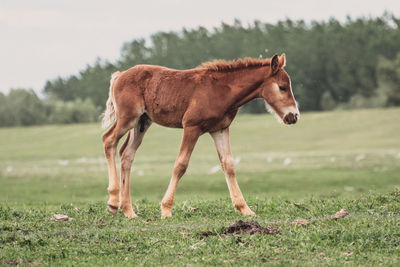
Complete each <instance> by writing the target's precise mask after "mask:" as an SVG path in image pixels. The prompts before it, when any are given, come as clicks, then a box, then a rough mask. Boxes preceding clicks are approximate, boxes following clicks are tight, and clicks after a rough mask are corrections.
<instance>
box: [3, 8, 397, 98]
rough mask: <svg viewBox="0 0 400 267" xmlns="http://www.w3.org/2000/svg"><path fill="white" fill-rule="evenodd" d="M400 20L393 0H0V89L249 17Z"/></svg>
mask: <svg viewBox="0 0 400 267" xmlns="http://www.w3.org/2000/svg"><path fill="white" fill-rule="evenodd" d="M385 10H387V11H389V12H392V13H393V14H395V15H396V16H397V17H400V1H399V0H380V1H368V0H364V1H359V0H357V1H351V0H335V1H321V0H319V1H318V0H306V1H304V0H279V1H276V0H275V1H266V0H246V1H243V0H240V1H235V0H201V1H198V0H197V1H190V0H186V1H184V0H171V1H168V0H165V1H162V0H159V1H155V0H142V1H135V0H114V1H110V0H107V1H106V0H80V1H77V0H68V1H67V0H34V1H33V0H0V91H1V92H8V91H9V89H10V88H17V87H23V88H33V89H34V90H35V91H36V92H40V91H41V90H42V88H43V86H44V83H45V82H46V80H48V79H52V78H55V77H56V76H58V75H61V76H68V75H70V74H75V73H77V72H78V71H79V70H81V69H83V68H84V67H85V66H86V65H87V64H91V63H93V62H94V61H95V59H96V58H97V57H100V58H103V59H107V60H110V61H114V60H116V59H117V58H118V57H119V53H120V49H121V46H122V44H123V43H124V42H126V41H130V40H132V39H134V38H141V37H144V38H148V37H149V36H150V35H151V34H153V33H155V32H157V31H168V30H176V31H179V30H181V29H182V28H183V27H186V28H194V27H197V26H205V27H207V28H209V29H212V28H213V27H215V26H219V25H220V23H221V22H222V21H223V22H226V23H232V22H233V20H234V19H235V18H238V19H240V20H241V21H242V22H243V24H245V25H246V24H247V23H251V22H253V21H254V20H255V19H258V20H260V21H262V22H270V23H274V22H276V21H278V20H283V19H285V18H290V19H293V20H297V19H304V20H305V21H308V22H309V21H311V20H319V21H321V20H327V19H329V18H330V17H335V18H337V19H339V20H341V21H345V18H346V16H347V15H350V16H351V17H352V18H355V17H359V16H372V17H375V16H380V15H382V14H383V12H384V11H385Z"/></svg>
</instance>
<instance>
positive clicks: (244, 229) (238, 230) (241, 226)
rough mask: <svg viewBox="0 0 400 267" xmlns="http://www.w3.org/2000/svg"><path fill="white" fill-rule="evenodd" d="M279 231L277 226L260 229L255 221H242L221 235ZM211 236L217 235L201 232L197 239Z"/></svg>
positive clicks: (275, 232) (273, 232)
mask: <svg viewBox="0 0 400 267" xmlns="http://www.w3.org/2000/svg"><path fill="white" fill-rule="evenodd" d="M279 231H280V227H279V226H268V227H262V226H261V225H260V224H259V223H258V222H257V221H249V222H244V221H242V220H239V221H237V222H235V223H234V224H232V225H231V226H229V227H228V228H226V229H225V230H224V231H223V232H222V235H240V234H250V235H254V234H270V235H272V234H277V233H279ZM212 235H217V234H216V233H213V232H211V231H208V232H201V233H199V234H198V236H199V237H208V236H212Z"/></svg>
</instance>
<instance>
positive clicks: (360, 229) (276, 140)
mask: <svg viewBox="0 0 400 267" xmlns="http://www.w3.org/2000/svg"><path fill="white" fill-rule="evenodd" d="M399 117H400V109H382V110H360V111H337V112H326V113H307V114H302V118H301V120H300V122H299V124H297V125H295V126H291V127H288V126H283V125H280V124H278V123H276V120H275V118H273V117H272V116H270V115H258V116H250V115H241V116H238V118H237V119H236V120H235V122H234V123H233V125H232V127H231V144H232V151H233V154H234V157H235V158H237V159H240V162H239V163H238V164H237V166H236V168H237V177H238V181H239V184H240V186H241V189H242V191H243V193H244V196H245V198H246V199H247V201H248V204H249V206H250V207H251V208H252V209H253V210H254V211H255V212H256V213H257V217H256V218H255V220H257V221H259V222H260V223H261V224H262V225H263V226H265V225H278V226H279V227H280V228H281V231H280V233H279V234H276V235H242V236H240V237H238V236H221V235H215V236H209V237H206V238H200V237H199V236H198V233H199V232H202V231H212V232H214V233H216V234H220V233H222V232H223V228H224V227H227V226H229V225H230V224H232V223H233V222H235V221H237V220H239V219H243V217H242V216H240V215H239V214H238V213H236V212H234V211H233V208H232V205H231V202H230V199H229V193H228V189H227V186H226V183H225V179H224V176H223V173H222V172H221V171H218V172H216V173H211V169H212V168H213V167H214V166H216V165H218V157H217V154H216V152H215V148H214V145H213V143H212V140H211V138H210V137H209V136H208V135H204V136H202V137H201V138H200V140H199V142H198V144H197V146H196V148H195V151H194V153H193V156H192V159H191V162H190V166H189V169H188V172H187V174H186V175H185V176H184V178H183V179H182V181H181V183H180V184H179V187H178V191H177V195H176V205H175V207H174V210H173V218H171V219H167V220H161V219H160V218H159V217H160V210H159V201H160V200H161V198H162V196H163V194H164V192H165V190H166V188H167V185H168V182H169V177H170V174H171V171H172V166H173V163H174V160H175V157H176V154H177V151H178V148H179V142H180V139H181V136H182V132H181V130H175V129H167V128H162V127H159V126H157V125H153V126H152V127H151V128H150V130H149V132H148V134H147V135H146V136H145V138H144V141H143V144H142V146H141V147H140V149H139V151H138V153H137V157H136V159H135V163H134V170H133V171H132V185H131V188H132V201H133V206H134V209H135V212H136V213H137V214H138V215H139V218H137V219H134V220H128V219H125V218H124V217H123V215H122V214H118V215H116V216H112V215H111V214H109V213H107V211H106V200H107V192H106V187H107V184H108V178H107V171H106V163H105V160H104V156H103V148H102V143H101V133H102V131H101V129H100V127H99V125H97V124H89V125H60V126H42V127H29V128H3V129H0V233H1V237H0V265H2V264H12V263H20V264H26V265H29V264H42V263H43V264H51V265H78V264H79V265H126V264H135V265H160V264H161V265H221V264H227V265H261V264H275V265H322V264H327V265H343V264H346V263H347V264H351V265H370V266H371V265H378V264H384V265H398V264H399V262H400V261H399V255H400V253H399V252H400V251H399V250H400V249H399V245H400V230H399V229H400V227H399V226H400V220H399V219H400V217H399V216H400V204H399V201H400V193H399V191H398V188H399V187H400V138H399V136H400V135H399V134H400V123H398V118H399ZM189 206H192V207H196V208H197V210H195V211H191V210H190V209H189V208H188V207H189ZM75 207H76V208H77V209H75ZM341 208H346V209H347V210H348V211H349V212H350V216H349V217H347V218H344V219H340V220H338V221H331V220H325V219H324V218H326V217H328V216H331V215H333V214H334V213H335V212H336V211H338V210H339V209H341ZM55 213H62V214H67V215H69V216H70V217H72V218H74V220H73V221H68V222H56V221H53V220H51V217H52V216H53V214H55ZM299 218H303V219H308V220H310V221H311V224H310V225H309V226H302V227H299V226H294V225H292V224H291V221H293V220H294V219H299ZM245 219H246V220H248V219H247V218H245ZM321 253H323V255H324V256H323V255H322V254H321Z"/></svg>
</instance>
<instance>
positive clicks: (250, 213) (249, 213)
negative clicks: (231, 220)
mask: <svg viewBox="0 0 400 267" xmlns="http://www.w3.org/2000/svg"><path fill="white" fill-rule="evenodd" d="M240 213H242V215H243V216H256V214H255V213H254V212H253V211H252V210H251V209H250V208H249V207H246V208H244V209H242V210H240Z"/></svg>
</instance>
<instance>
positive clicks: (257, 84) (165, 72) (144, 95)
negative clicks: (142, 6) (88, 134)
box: [103, 54, 300, 218]
mask: <svg viewBox="0 0 400 267" xmlns="http://www.w3.org/2000/svg"><path fill="white" fill-rule="evenodd" d="M285 64H286V59H285V54H282V55H281V56H280V57H278V56H277V55H274V56H273V57H272V58H269V59H251V58H247V59H243V60H242V59H239V60H237V61H231V62H226V61H214V62H208V63H203V64H202V65H201V66H200V67H198V68H195V69H190V70H183V71H180V70H173V69H168V68H165V67H160V66H150V65H137V66H135V67H133V68H131V69H129V70H126V71H124V72H116V73H114V74H113V75H112V78H111V82H110V95H109V98H108V100H107V108H106V111H105V114H104V118H103V127H107V126H108V125H109V124H111V122H112V121H113V120H114V119H115V121H114V123H113V124H112V126H111V127H110V128H109V129H108V130H107V131H106V132H105V133H104V135H103V142H104V150H105V155H106V158H107V163H108V175H109V186H108V192H109V193H110V198H109V200H108V207H109V210H110V211H111V212H112V213H116V212H117V211H118V209H121V210H122V211H123V212H124V214H125V216H126V217H128V218H133V217H136V214H135V212H134V211H133V209H132V202H131V198H130V185H129V184H130V183H129V179H130V169H131V165H132V162H133V160H134V158H135V154H136V150H137V149H138V147H139V146H140V144H141V142H142V139H143V136H144V134H145V133H146V131H147V129H148V128H149V127H150V125H151V123H152V122H153V121H154V122H155V123H157V124H160V125H163V126H166V127H173V128H183V137H182V143H181V146H180V150H179V154H178V157H177V158H176V161H175V165H174V169H173V172H172V177H171V181H170V183H169V186H168V189H167V191H166V193H165V195H164V198H163V199H162V201H161V216H162V217H169V216H171V211H172V206H173V204H174V195H175V192H176V188H177V186H178V182H179V180H180V179H181V177H182V175H183V174H184V173H185V171H186V168H187V166H188V163H189V159H190V156H191V154H192V151H193V148H194V146H195V144H196V142H197V139H198V138H199V136H200V135H202V134H204V133H210V134H211V136H212V138H213V139H214V143H215V146H216V149H217V152H218V156H219V159H220V162H221V166H222V169H223V171H224V172H225V177H226V181H227V184H228V188H229V192H230V195H231V198H232V202H233V205H234V207H235V208H236V209H237V210H239V211H240V212H241V213H242V214H243V215H254V212H253V211H251V209H250V208H249V207H248V206H247V204H246V201H245V200H244V198H243V195H242V193H241V192H240V189H239V185H238V183H237V181H236V177H235V167H234V161H233V157H232V153H231V150H230V144H229V126H230V124H231V122H232V120H233V119H234V118H235V116H236V114H237V111H238V109H239V107H240V106H242V105H243V104H245V103H247V102H249V101H250V100H252V99H254V98H264V100H265V101H266V103H267V105H268V106H269V109H271V110H272V111H273V112H274V113H275V114H276V115H277V117H278V118H279V119H280V120H281V121H282V122H283V123H285V124H293V123H296V121H297V120H298V119H299V116H300V115H299V110H298V108H297V104H296V101H295V99H294V96H293V92H292V88H291V83H290V78H289V75H288V74H287V73H286V71H285V70H284V66H285ZM127 132H128V137H127V139H126V141H125V143H124V144H123V145H122V147H121V149H120V152H119V153H120V157H121V179H120V181H118V176H117V169H116V165H115V154H116V149H117V145H118V141H119V140H120V139H121V137H123V136H124V135H125V134H126V133H127ZM120 183H121V184H120Z"/></svg>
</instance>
